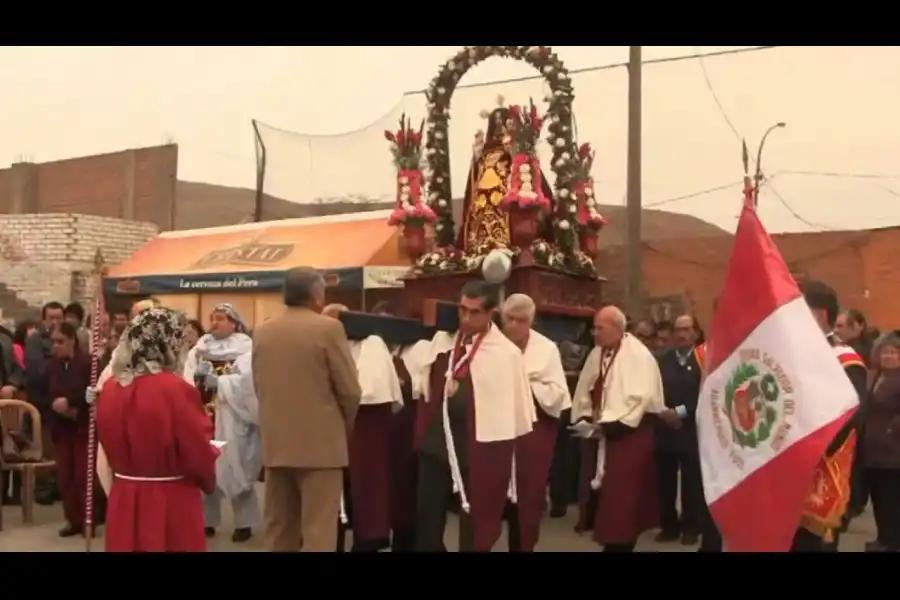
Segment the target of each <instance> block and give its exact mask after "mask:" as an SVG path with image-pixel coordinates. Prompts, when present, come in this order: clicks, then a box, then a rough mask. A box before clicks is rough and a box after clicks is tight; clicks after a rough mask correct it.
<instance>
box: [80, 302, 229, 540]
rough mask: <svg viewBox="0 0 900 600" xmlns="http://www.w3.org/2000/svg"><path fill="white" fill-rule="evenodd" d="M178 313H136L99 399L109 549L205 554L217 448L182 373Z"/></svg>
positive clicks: (180, 318) (183, 323)
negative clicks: (107, 471) (108, 477)
mask: <svg viewBox="0 0 900 600" xmlns="http://www.w3.org/2000/svg"><path fill="white" fill-rule="evenodd" d="M186 325H187V322H186V320H185V319H184V317H183V315H181V314H180V313H176V312H174V311H172V310H169V309H166V308H151V309H149V310H145V311H144V312H142V313H140V314H139V315H137V316H136V317H134V319H132V321H131V323H130V324H129V327H128V329H127V330H126V331H125V333H124V334H123V339H124V340H125V342H126V343H125V344H120V346H119V347H120V348H122V349H124V351H121V352H118V353H117V354H116V356H115V357H114V358H113V363H112V365H111V366H112V372H113V376H112V377H111V378H110V380H109V381H107V382H106V384H105V385H104V387H103V389H102V390H101V392H100V398H99V399H98V402H97V430H98V434H99V438H100V443H101V444H102V445H103V448H104V449H105V451H106V456H107V460H108V462H109V466H110V468H111V469H112V471H113V473H114V478H113V485H112V489H111V491H110V496H109V505H108V509H107V519H106V551H107V552H204V551H205V550H206V535H205V533H204V529H203V528H204V517H203V494H204V493H207V494H210V493H212V492H213V491H214V490H215V487H216V474H215V462H216V458H217V457H218V455H219V451H218V450H217V449H216V448H215V447H214V446H213V445H212V444H210V440H211V437H212V424H211V422H210V420H209V418H208V417H207V416H206V413H205V412H204V410H203V404H202V402H201V399H200V393H199V392H198V391H197V389H196V388H195V387H194V386H192V385H191V384H189V383H188V382H186V381H184V380H183V379H182V378H181V377H180V376H179V375H177V373H181V371H182V366H183V358H184V356H185V352H184V350H185V348H184V330H185V326H186Z"/></svg>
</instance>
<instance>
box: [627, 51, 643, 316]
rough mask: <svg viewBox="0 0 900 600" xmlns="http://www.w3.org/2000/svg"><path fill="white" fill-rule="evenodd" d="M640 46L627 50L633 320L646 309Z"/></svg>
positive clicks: (630, 301) (629, 289) (629, 302)
mask: <svg viewBox="0 0 900 600" xmlns="http://www.w3.org/2000/svg"><path fill="white" fill-rule="evenodd" d="M642 66H643V65H642V60H641V46H629V47H628V179H627V182H628V183H627V186H628V195H627V201H626V202H627V204H626V206H627V209H626V213H627V216H628V229H627V239H626V249H625V251H626V255H625V265H626V269H627V271H628V279H627V285H626V288H625V298H626V305H627V310H628V312H629V314H630V315H631V317H632V318H638V317H639V316H640V315H641V313H642V312H643V309H644V297H643V293H642V290H643V275H644V274H643V269H642V265H641V263H642V259H643V256H642V254H643V252H642V247H641V103H642V93H641V69H642Z"/></svg>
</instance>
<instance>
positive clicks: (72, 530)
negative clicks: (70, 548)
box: [59, 523, 84, 538]
mask: <svg viewBox="0 0 900 600" xmlns="http://www.w3.org/2000/svg"><path fill="white" fill-rule="evenodd" d="M83 533H84V527H76V526H74V525H70V524H68V523H67V524H66V526H65V527H63V528H62V529H60V530H59V537H61V538H69V537H75V536H76V535H82V534H83Z"/></svg>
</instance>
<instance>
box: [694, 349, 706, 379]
mask: <svg viewBox="0 0 900 600" xmlns="http://www.w3.org/2000/svg"><path fill="white" fill-rule="evenodd" d="M694 358H696V359H697V365H699V366H700V373H702V374H704V375H705V374H706V342H704V343H702V344H700V345H699V346H697V347H696V348H694Z"/></svg>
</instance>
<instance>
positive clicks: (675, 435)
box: [656, 348, 702, 452]
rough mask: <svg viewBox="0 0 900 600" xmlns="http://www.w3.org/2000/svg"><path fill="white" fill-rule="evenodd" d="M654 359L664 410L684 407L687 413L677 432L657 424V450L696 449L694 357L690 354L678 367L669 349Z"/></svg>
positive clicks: (697, 395)
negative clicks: (660, 378)
mask: <svg viewBox="0 0 900 600" xmlns="http://www.w3.org/2000/svg"><path fill="white" fill-rule="evenodd" d="M657 360H658V362H659V373H660V376H661V377H662V383H663V393H664V394H665V401H666V408H677V407H678V406H684V408H685V410H686V411H687V416H686V417H685V418H684V419H682V421H681V429H672V428H671V427H669V426H668V425H666V424H665V423H663V422H662V421H660V422H659V423H658V424H657V429H656V447H657V450H660V451H663V452H668V451H682V450H684V451H687V450H696V446H697V421H696V413H697V401H698V400H699V398H700V380H701V377H702V373H701V371H700V365H699V364H698V363H697V355H696V353H694V352H693V351H692V352H691V353H690V355H689V356H688V358H687V360H686V361H685V362H684V364H681V362H680V361H679V360H678V353H677V351H676V350H675V349H674V348H671V349H667V350H665V351H664V352H662V353H661V354H659V355H658V357H657Z"/></svg>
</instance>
